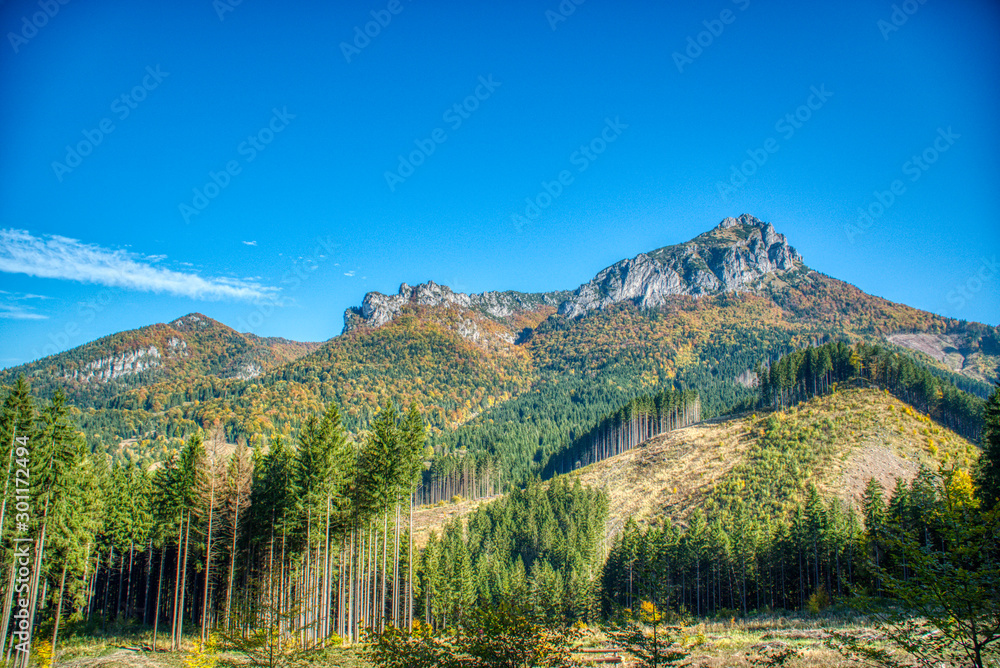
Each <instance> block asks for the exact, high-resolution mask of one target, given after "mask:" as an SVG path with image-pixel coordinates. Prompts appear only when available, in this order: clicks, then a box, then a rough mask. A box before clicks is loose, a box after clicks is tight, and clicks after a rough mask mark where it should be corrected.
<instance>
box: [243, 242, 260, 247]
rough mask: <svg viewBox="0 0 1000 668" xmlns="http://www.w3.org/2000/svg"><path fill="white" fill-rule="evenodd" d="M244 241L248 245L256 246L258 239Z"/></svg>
mask: <svg viewBox="0 0 1000 668" xmlns="http://www.w3.org/2000/svg"><path fill="white" fill-rule="evenodd" d="M243 243H244V244H246V245H247V246H256V245H257V242H256V241H244V242H243Z"/></svg>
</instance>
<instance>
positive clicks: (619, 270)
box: [559, 214, 802, 318]
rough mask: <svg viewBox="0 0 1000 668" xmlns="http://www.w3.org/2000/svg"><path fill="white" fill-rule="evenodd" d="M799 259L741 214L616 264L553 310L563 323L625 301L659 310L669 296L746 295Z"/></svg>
mask: <svg viewBox="0 0 1000 668" xmlns="http://www.w3.org/2000/svg"><path fill="white" fill-rule="evenodd" d="M801 264H802V256H801V255H799V254H798V253H797V252H796V251H795V249H794V248H792V247H791V246H789V245H788V242H787V241H786V239H785V237H784V235H782V234H778V233H777V232H775V231H774V227H772V226H771V224H770V223H765V222H763V221H761V220H758V219H757V218H754V217H753V216H750V215H747V214H743V215H742V216H740V217H739V218H726V219H725V220H723V221H722V222H721V223H719V225H718V226H717V227H716V228H715V229H713V230H711V231H709V232H706V233H705V234H702V235H700V236H698V237H696V238H695V239H692V240H691V241H688V242H686V243H683V244H678V245H676V246H667V247H666V248H661V249H659V250H655V251H652V252H650V253H642V254H640V255H637V256H636V257H634V258H632V259H629V260H622V261H621V262H618V263H616V264H613V265H611V266H610V267H608V268H607V269H605V270H603V271H601V272H600V273H599V274H597V276H595V277H594V278H593V279H592V280H590V281H588V282H587V283H584V284H583V285H581V286H580V287H579V288H577V290H576V291H575V292H574V293H573V295H572V296H571V297H570V298H569V299H567V300H566V301H565V302H563V303H562V304H561V305H560V306H559V313H560V314H561V315H564V316H566V317H568V318H574V317H578V316H581V315H583V314H585V313H587V312H588V311H592V310H594V309H599V308H604V307H606V306H610V305H611V304H617V303H619V302H624V301H631V302H634V303H635V304H637V305H638V306H641V307H643V308H647V307H654V306H661V305H662V304H664V303H665V302H666V300H667V298H669V297H670V296H672V295H692V296H700V295H710V294H717V293H721V292H737V291H752V290H755V289H756V288H758V287H759V286H760V284H761V281H762V279H764V278H766V277H767V276H769V275H779V274H782V273H785V272H787V271H790V270H793V269H796V268H798V267H799V266H801Z"/></svg>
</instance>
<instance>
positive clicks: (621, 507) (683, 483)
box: [414, 389, 978, 547]
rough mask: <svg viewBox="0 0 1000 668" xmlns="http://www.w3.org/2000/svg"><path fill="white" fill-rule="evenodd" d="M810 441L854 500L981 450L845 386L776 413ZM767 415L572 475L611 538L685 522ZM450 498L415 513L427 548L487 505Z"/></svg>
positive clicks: (664, 442) (829, 490)
mask: <svg viewBox="0 0 1000 668" xmlns="http://www.w3.org/2000/svg"><path fill="white" fill-rule="evenodd" d="M777 417H778V418H779V419H780V420H783V421H792V422H793V424H794V426H795V429H796V430H797V431H798V432H799V433H802V434H804V435H805V437H806V438H807V439H808V440H809V441H810V442H816V443H817V444H818V443H820V442H821V441H822V442H824V443H829V444H832V446H833V447H832V449H831V451H830V452H831V453H830V454H828V455H826V456H824V457H823V459H822V461H821V462H819V463H818V465H817V466H816V467H815V470H814V471H812V475H811V479H812V481H813V482H815V484H816V486H817V487H818V488H819V490H820V492H821V493H823V494H825V495H836V496H838V497H840V498H841V500H842V501H844V502H845V503H848V504H856V503H857V502H858V500H859V499H860V498H861V495H862V493H863V492H864V488H865V485H867V483H868V480H869V479H870V478H872V477H874V478H875V479H877V480H878V481H879V482H880V483H881V484H882V486H883V488H884V489H885V490H886V492H889V491H891V490H892V488H893V486H894V485H895V481H896V479H897V478H902V479H903V480H904V481H906V482H908V481H910V480H911V479H913V477H914V476H916V474H917V471H918V470H919V467H920V465H921V464H923V465H926V466H929V467H930V468H932V469H935V470H936V469H937V468H938V466H939V465H940V464H942V463H944V464H948V465H951V464H955V465H957V466H959V467H962V468H968V467H969V466H971V464H972V463H973V461H974V459H975V457H976V455H977V452H978V449H977V448H976V446H975V445H973V444H972V443H971V442H969V441H968V440H966V439H964V438H962V437H961V436H959V435H958V434H956V433H954V432H952V431H951V430H949V429H946V428H944V427H942V426H940V425H938V424H936V423H935V422H933V421H932V420H931V419H930V418H928V417H927V416H925V415H921V414H920V413H919V412H917V411H915V410H914V409H913V408H911V407H910V406H908V405H907V404H904V403H903V402H901V401H899V400H898V399H896V398H895V397H893V396H892V395H890V394H888V393H886V392H884V391H879V390H875V389H844V390H840V391H837V392H834V393H833V394H830V395H826V396H822V397H816V398H814V399H811V400H809V401H807V402H804V403H802V404H800V405H799V406H797V407H795V408H792V409H789V410H788V411H785V412H782V413H778V414H777ZM765 418H766V415H763V414H762V415H752V416H751V415H743V416H737V417H731V418H726V419H721V418H720V419H716V420H709V421H706V422H702V423H700V424H696V425H693V426H691V427H686V428H684V429H678V430H677V431H673V432H670V433H669V434H664V435H662V436H657V437H655V438H652V439H650V440H649V441H647V442H646V443H644V444H642V445H641V446H640V447H638V448H634V449H632V450H629V451H628V452H624V453H622V454H620V455H617V456H615V457H611V458H609V459H605V460H604V461H601V462H597V463H596V464H591V465H590V466H586V467H584V468H582V469H579V470H577V471H574V472H572V473H570V474H569V475H571V476H574V477H578V478H579V479H580V481H581V482H582V483H583V484H584V485H589V486H592V487H596V488H598V489H602V490H604V491H605V492H606V493H607V494H608V497H609V501H610V504H609V511H610V512H609V516H608V527H607V528H608V535H609V536H612V535H614V534H616V533H617V532H618V531H619V530H620V529H621V527H622V526H623V525H624V523H625V521H626V520H627V519H628V518H630V517H631V518H634V519H635V520H636V521H638V522H640V523H656V522H658V521H660V519H661V518H662V517H670V518H671V519H673V520H684V519H685V518H686V517H687V516H688V514H689V513H690V512H691V510H692V509H694V508H695V507H697V506H698V505H700V504H701V503H702V502H703V501H704V499H705V497H706V496H707V495H708V494H709V493H710V492H711V491H712V488H713V487H714V486H715V485H716V484H717V483H718V482H719V481H720V480H722V479H723V478H724V476H726V475H727V474H728V473H729V472H730V471H731V470H732V469H733V467H735V466H736V465H737V464H739V463H740V462H741V461H742V460H743V457H744V455H745V454H746V452H747V450H748V449H749V448H750V447H751V446H752V445H753V444H754V443H755V442H756V440H757V439H759V438H760V436H761V434H762V428H763V424H762V423H763V420H764V419H765ZM496 498H499V497H491V498H489V499H482V500H479V501H461V502H459V503H445V504H443V505H440V506H432V507H424V508H421V509H419V510H417V511H416V512H415V513H414V539H415V542H416V545H417V546H419V547H423V546H424V545H426V544H427V538H428V537H429V535H430V533H431V531H437V532H439V533H440V530H441V527H442V526H444V524H445V523H446V522H448V521H450V520H452V519H455V518H459V517H464V516H466V515H468V514H469V513H471V512H472V511H473V510H475V509H476V508H478V507H479V506H480V505H482V504H483V503H488V502H490V501H492V500H494V499H496Z"/></svg>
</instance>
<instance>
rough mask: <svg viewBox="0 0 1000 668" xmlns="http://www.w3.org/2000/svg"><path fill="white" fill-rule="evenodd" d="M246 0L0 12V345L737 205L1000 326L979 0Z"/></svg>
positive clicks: (346, 295)
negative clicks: (812, 0) (279, 0)
mask: <svg viewBox="0 0 1000 668" xmlns="http://www.w3.org/2000/svg"><path fill="white" fill-rule="evenodd" d="M577 1H579V0H577ZM232 2H233V0H216V1H215V2H214V3H213V2H212V0H198V1H196V2H192V1H184V2H177V3H135V2H124V1H122V2H118V1H115V0H105V1H103V2H100V3H84V2H81V1H80V0H76V1H72V0H70V1H68V2H67V3H66V4H59V3H58V1H57V0H34V1H33V2H28V1H19V0H17V1H12V0H8V2H6V3H4V4H3V5H2V7H0V28H2V31H3V33H4V40H3V44H0V54H2V55H0V85H2V90H3V91H4V94H3V95H2V96H0V117H2V124H0V146H2V151H0V230H2V232H0V366H10V365H13V364H17V363H20V362H24V361H28V360H30V359H33V358H36V357H38V356H40V355H43V354H47V353H52V352H55V351H57V350H64V349H67V348H71V347H74V346H77V345H80V344H82V343H85V342H87V341H90V340H92V339H94V338H97V337H99V336H102V335H106V334H110V333H113V332H116V331H121V330H124V329H130V328H134V327H140V326H143V325H147V324H151V323H154V322H165V321H169V320H172V319H174V318H177V317H179V316H181V315H184V314H186V313H188V312H191V311H200V312H202V313H205V314H206V315H209V316H211V317H213V318H215V319H217V320H220V321H222V322H224V323H226V324H229V325H231V326H233V327H236V328H237V329H240V330H244V331H246V330H252V331H254V332H256V333H258V334H261V335H267V336H284V337H287V338H291V339H297V340H311V341H316V340H325V339H328V338H330V337H331V336H334V335H335V334H337V333H339V332H340V329H341V327H342V323H343V319H342V317H343V312H344V309H345V308H347V307H349V306H353V305H358V304H360V302H361V300H362V298H363V296H364V294H365V293H366V292H368V291H371V290H378V291H382V292H395V290H396V289H397V288H398V286H399V284H400V283H401V282H404V281H405V282H408V283H411V284H414V283H417V282H422V281H426V280H429V279H433V280H435V281H436V282H438V283H443V284H447V285H450V286H452V287H453V288H455V289H457V290H461V291H465V292H480V291H483V290H492V289H516V290H523V291H543V290H553V289H572V288H575V287H576V286H578V285H579V284H580V283H582V282H584V281H586V280H588V279H589V278H591V277H592V276H593V275H594V274H595V273H596V272H597V271H599V270H600V269H602V268H603V267H605V266H607V265H609V264H611V263H613V262H615V261H617V260H619V259H622V258H624V257H631V256H634V255H636V254H637V253H639V252H642V251H646V250H651V249H654V248H658V247H660V246H664V245H668V244H672V243H677V242H681V241H685V240H687V239H690V238H692V237H694V236H696V235H697V234H699V233H701V232H703V231H705V230H707V229H709V228H711V227H713V226H714V225H716V224H717V223H718V222H719V221H720V220H721V219H722V218H723V217H725V216H729V215H739V214H740V213H744V212H747V213H751V214H753V215H755V216H757V217H759V218H762V219H764V220H767V221H770V222H772V223H773V224H774V225H775V227H776V228H777V229H778V231H780V232H783V233H784V234H786V235H787V236H788V238H789V240H790V242H791V243H792V244H793V245H794V246H795V247H796V248H797V249H798V250H799V251H800V252H801V253H802V254H803V255H804V257H805V259H806V262H807V263H808V264H809V265H810V266H811V267H813V268H814V269H817V270H819V271H822V272H824V273H827V274H830V275H832V276H835V277H837V278H841V279H843V280H846V281H849V282H851V283H854V284H855V285H858V286H859V287H861V288H862V289H864V290H866V291H868V292H870V293H873V294H876V295H879V296H882V297H886V298H888V299H891V300H893V301H898V302H904V303H907V304H910V305H913V306H916V307H919V308H923V309H927V310H930V311H934V312H937V313H942V314H945V315H949V316H954V317H959V318H964V319H968V320H978V321H981V322H987V323H990V324H994V325H995V324H998V323H1000V300H998V299H997V294H998V289H997V288H998V286H1000V272H998V271H997V266H996V256H997V254H998V250H1000V248H998V247H1000V226H998V225H997V212H998V211H1000V188H998V186H997V184H998V181H1000V157H998V151H997V148H998V147H1000V142H998V138H1000V137H998V135H1000V127H998V124H997V122H996V109H997V103H998V94H997V93H998V91H997V86H998V82H1000V71H998V70H1000V57H998V55H1000V46H998V40H997V39H996V35H997V34H998V28H1000V9H998V6H997V4H996V3H994V2H986V1H981V2H976V1H972V0H960V1H955V2H943V1H942V0H925V2H924V3H923V4H921V3H920V2H919V0H910V1H909V2H907V3H896V4H895V7H894V3H892V2H888V1H887V2H877V1H872V0H868V1H866V2H858V1H850V0H846V1H844V2H838V3H801V2H780V1H777V0H775V1H772V2H767V3H765V2H762V1H760V0H737V1H735V2H734V1H732V0H716V1H705V2H692V3H676V4H682V5H683V6H681V7H673V6H669V5H671V4H674V3H657V5H658V6H656V7H650V6H649V5H651V4H652V3H630V2H615V3H612V2H607V1H606V0H585V1H583V2H580V4H576V3H575V2H574V1H573V0H564V1H563V2H562V3H561V5H560V3H559V2H558V1H557V0H538V1H537V2H528V1H523V2H516V1H515V2H505V3H499V2H497V3H486V2H477V1H475V0H471V1H470V0H463V1H461V2H440V1H437V0H394V1H393V2H389V0H384V1H383V0H376V1H372V2H356V3H319V2H301V3H265V2H262V1H261V0H242V2H240V3H239V4H232ZM95 5H96V6H95ZM331 5H332V6H331ZM46 11H47V12H48V14H46V13H45V12H46ZM366 30H367V32H368V33H369V35H373V36H369V35H365V34H364V33H365V31H366ZM456 105H457V106H456ZM400 156H402V158H401V157H400ZM401 159H402V161H403V162H404V163H405V164H401ZM754 159H756V162H754ZM413 163H419V164H413ZM387 175H388V176H387ZM560 175H562V177H563V183H559V180H560ZM546 184H547V185H548V191H549V193H554V194H555V196H551V195H550V194H549V193H546ZM529 201H534V202H535V203H536V206H537V207H538V208H537V209H529V213H530V214H531V216H526V215H525V209H526V208H528V207H529ZM860 211H870V212H871V213H870V214H869V216H870V217H869V218H868V219H863V218H861V213H860ZM872 214H874V215H872Z"/></svg>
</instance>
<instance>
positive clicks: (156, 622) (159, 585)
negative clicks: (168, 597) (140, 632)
mask: <svg viewBox="0 0 1000 668" xmlns="http://www.w3.org/2000/svg"><path fill="white" fill-rule="evenodd" d="M166 556H167V550H166V546H164V548H163V550H161V551H160V577H158V578H157V579H156V608H155V609H154V610H153V651H154V652H155V651H156V632H157V631H158V630H159V628H160V591H162V589H163V562H164V560H165V559H166Z"/></svg>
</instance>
